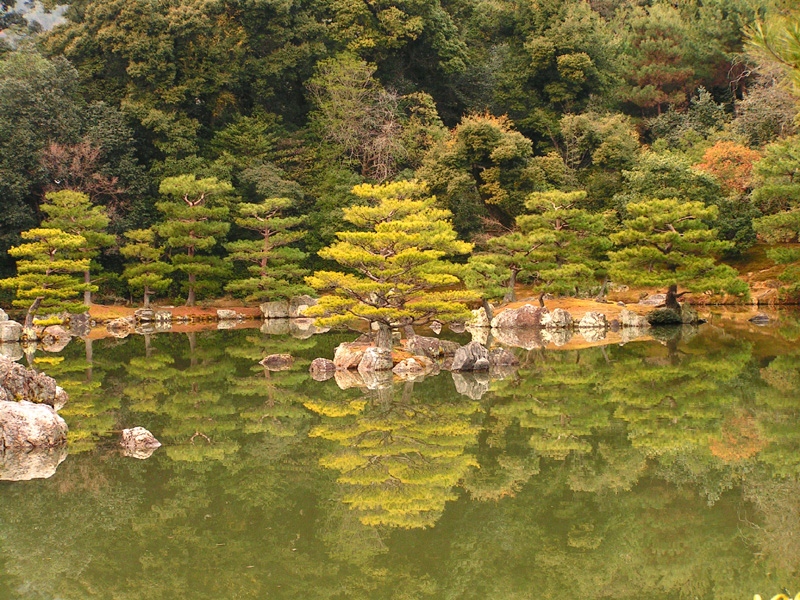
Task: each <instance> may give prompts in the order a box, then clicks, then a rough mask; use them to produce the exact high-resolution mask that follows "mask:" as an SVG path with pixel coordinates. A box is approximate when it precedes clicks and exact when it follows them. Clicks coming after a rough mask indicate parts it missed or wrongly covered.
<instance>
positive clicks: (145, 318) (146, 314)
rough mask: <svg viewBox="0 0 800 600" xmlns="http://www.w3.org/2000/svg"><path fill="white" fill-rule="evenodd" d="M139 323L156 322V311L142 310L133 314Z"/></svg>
mask: <svg viewBox="0 0 800 600" xmlns="http://www.w3.org/2000/svg"><path fill="white" fill-rule="evenodd" d="M133 318H134V319H136V322H137V323H151V322H153V321H155V320H156V311H154V310H152V309H150V308H140V309H139V310H137V311H136V312H134V313H133Z"/></svg>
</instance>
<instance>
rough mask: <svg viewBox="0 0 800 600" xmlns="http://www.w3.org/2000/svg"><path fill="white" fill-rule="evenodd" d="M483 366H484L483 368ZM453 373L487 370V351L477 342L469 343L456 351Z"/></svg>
mask: <svg viewBox="0 0 800 600" xmlns="http://www.w3.org/2000/svg"><path fill="white" fill-rule="evenodd" d="M484 364H485V366H484ZM451 368H452V369H453V371H476V370H488V369H489V351H488V350H487V349H486V348H484V347H483V346H482V345H480V344H479V343H478V342H470V343H469V344H467V345H466V346H461V347H460V348H459V349H458V350H456V354H455V356H454V357H453V366H452V367H451Z"/></svg>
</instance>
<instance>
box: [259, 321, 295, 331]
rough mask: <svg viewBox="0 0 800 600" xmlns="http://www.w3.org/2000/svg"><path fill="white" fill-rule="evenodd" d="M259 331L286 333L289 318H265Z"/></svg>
mask: <svg viewBox="0 0 800 600" xmlns="http://www.w3.org/2000/svg"><path fill="white" fill-rule="evenodd" d="M261 333H266V334H267V335H288V334H289V319H267V320H265V321H264V324H263V325H262V326H261Z"/></svg>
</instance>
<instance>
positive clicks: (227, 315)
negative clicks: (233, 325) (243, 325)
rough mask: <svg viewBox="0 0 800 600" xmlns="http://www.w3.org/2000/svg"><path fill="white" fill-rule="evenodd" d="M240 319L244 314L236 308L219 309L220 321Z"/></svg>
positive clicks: (218, 316)
mask: <svg viewBox="0 0 800 600" xmlns="http://www.w3.org/2000/svg"><path fill="white" fill-rule="evenodd" d="M239 319H244V316H242V315H240V314H239V313H237V312H236V311H235V310H229V309H227V308H219V309H217V320H218V321H236V320H239Z"/></svg>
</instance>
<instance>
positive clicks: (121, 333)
mask: <svg viewBox="0 0 800 600" xmlns="http://www.w3.org/2000/svg"><path fill="white" fill-rule="evenodd" d="M106 329H107V330H108V332H109V333H110V334H111V335H113V336H114V337H116V338H125V337H128V336H129V335H130V334H131V333H133V332H134V331H135V328H134V320H133V318H132V317H131V318H128V317H123V318H119V319H114V320H113V321H109V322H108V323H106Z"/></svg>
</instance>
